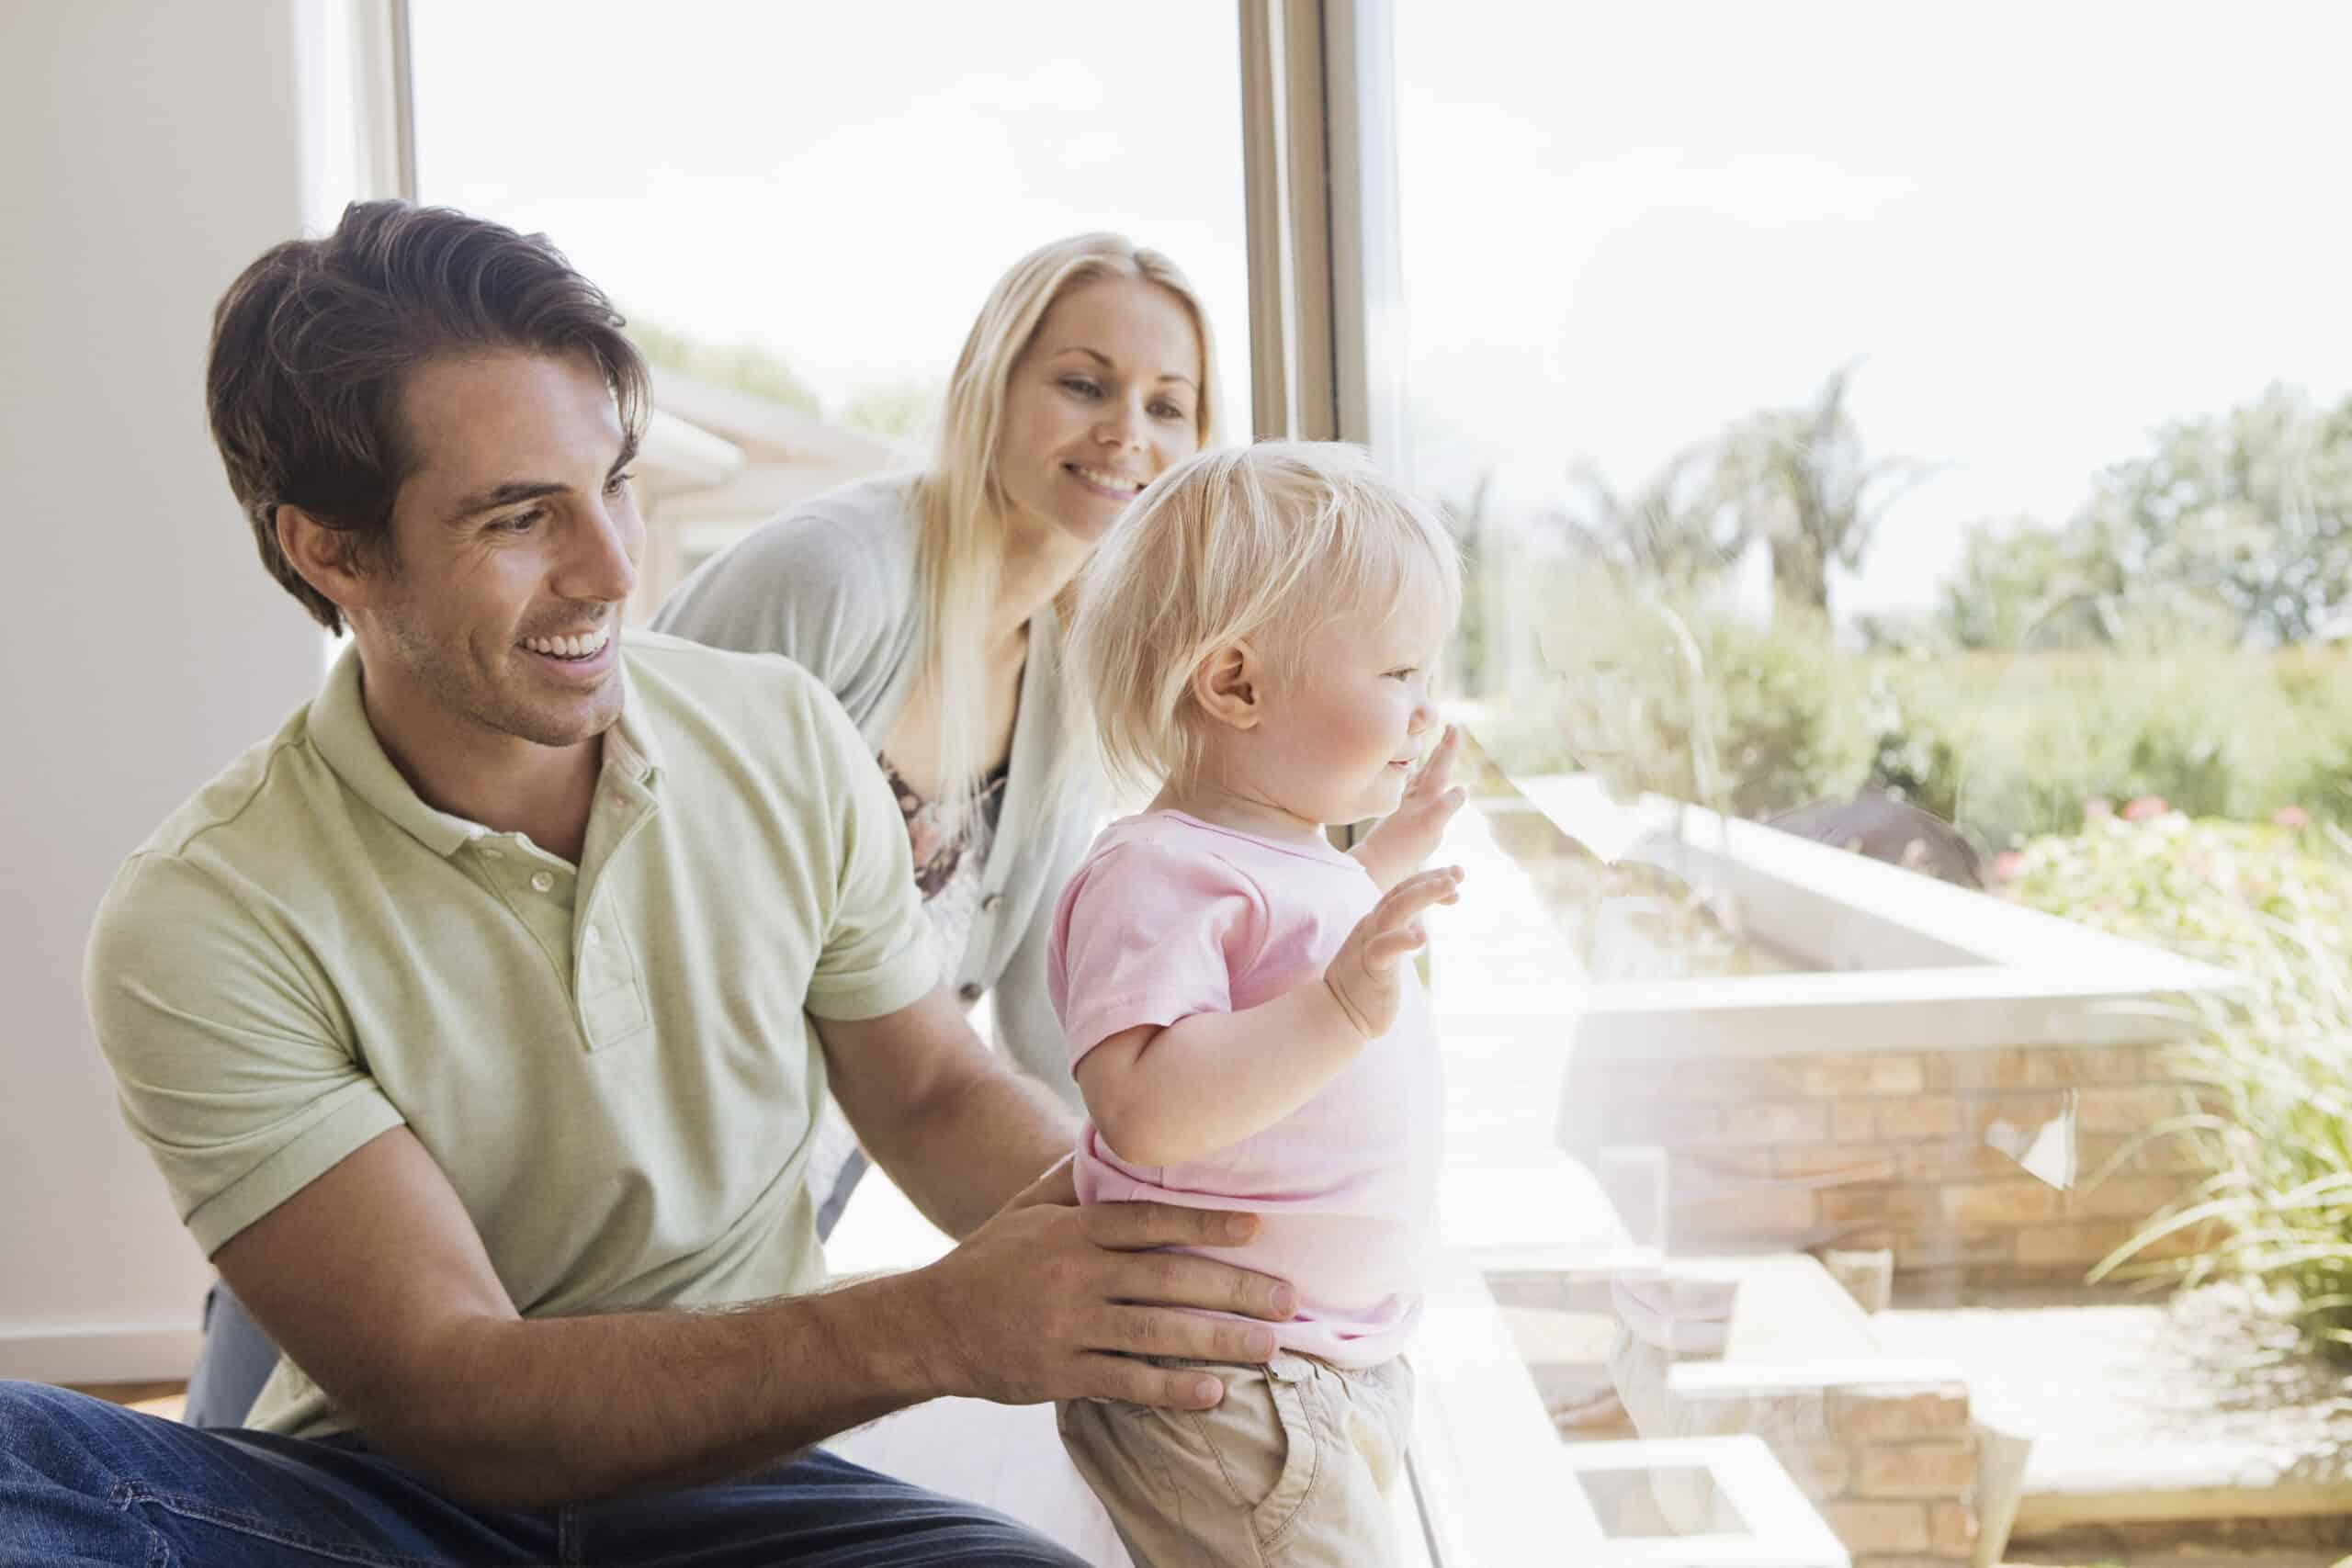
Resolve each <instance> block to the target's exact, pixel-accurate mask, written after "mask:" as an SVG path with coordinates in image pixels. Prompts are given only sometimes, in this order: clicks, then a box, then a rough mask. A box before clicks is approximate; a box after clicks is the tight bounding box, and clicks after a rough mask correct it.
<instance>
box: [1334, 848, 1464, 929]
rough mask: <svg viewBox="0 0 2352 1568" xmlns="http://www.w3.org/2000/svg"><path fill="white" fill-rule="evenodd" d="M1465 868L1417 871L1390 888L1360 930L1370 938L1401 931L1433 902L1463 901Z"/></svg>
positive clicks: (1446, 867) (1443, 867) (1359, 927)
mask: <svg viewBox="0 0 2352 1568" xmlns="http://www.w3.org/2000/svg"><path fill="white" fill-rule="evenodd" d="M1461 886H1462V868H1461V867H1459V866H1450V865H1449V866H1441V867H1440V868H1438V869H1437V870H1435V871H1423V872H1417V873H1415V874H1413V875H1411V876H1408V877H1407V878H1406V879H1405V880H1404V881H1402V882H1400V883H1398V884H1397V886H1394V887H1392V888H1390V889H1389V890H1388V893H1387V895H1386V896H1385V897H1383V898H1382V899H1381V900H1380V902H1379V903H1377V904H1375V905H1374V906H1373V909H1372V913H1370V914H1368V915H1366V916H1365V917H1364V918H1363V921H1362V923H1361V924H1360V925H1359V926H1358V928H1357V929H1358V930H1359V931H1362V933H1363V936H1364V938H1365V940H1366V941H1370V940H1372V939H1374V938H1376V937H1378V936H1381V935H1382V934H1384V933H1385V932H1388V931H1398V930H1401V929H1402V928H1403V927H1404V926H1406V925H1407V924H1408V923H1409V922H1410V921H1412V920H1415V919H1419V916H1420V914H1421V912H1422V911H1423V910H1425V909H1427V908H1429V907H1430V905H1432V904H1452V903H1454V902H1456V901H1457V900H1459V898H1460V897H1461V894H1460V892H1459V889H1460V887H1461Z"/></svg>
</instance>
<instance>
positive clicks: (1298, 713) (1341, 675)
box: [1250, 582, 1453, 824]
mask: <svg viewBox="0 0 2352 1568" xmlns="http://www.w3.org/2000/svg"><path fill="white" fill-rule="evenodd" d="M1452 633H1453V615H1452V613H1451V606H1450V605H1448V604H1446V602H1445V600H1444V597H1443V595H1442V594H1441V593H1440V592H1438V590H1437V588H1436V587H1435V585H1433V584H1429V583H1418V582H1417V583H1416V584H1414V585H1413V587H1412V588H1411V589H1410V590H1409V591H1408V592H1407V593H1406V594H1405V596H1404V598H1403V599H1402V600H1401V601H1400V602H1399V603H1398V604H1397V608H1396V610H1395V611H1394V612H1393V613H1391V614H1389V615H1387V616H1385V618H1383V617H1381V616H1379V615H1377V614H1376V613H1359V614H1356V615H1342V616H1340V617H1338V618H1336V619H1333V620H1330V621H1327V622H1325V623H1324V624H1323V625H1321V626H1317V627H1316V628H1315V629H1314V630H1313V631H1312V632H1310V633H1309V634H1308V635H1307V637H1306V645H1305V647H1304V648H1303V649H1301V651H1300V655H1299V659H1298V662H1297V665H1296V667H1295V673H1293V674H1292V675H1290V676H1289V677H1288V678H1287V679H1277V680H1275V681H1273V682H1272V683H1271V684H1272V689H1271V690H1270V691H1269V692H1268V693H1267V694H1266V698H1265V717H1264V719H1263V721H1262V722H1261V724H1260V725H1259V726H1258V728H1257V729H1256V730H1255V731H1254V732H1253V733H1254V739H1255V740H1256V745H1255V746H1254V747H1253V748H1252V750H1253V751H1254V752H1255V755H1254V756H1253V757H1252V759H1251V761H1252V762H1253V763H1254V764H1255V765H1254V766H1253V767H1252V768H1251V770H1250V771H1251V773H1253V774H1254V775H1255V778H1254V781H1253V782H1254V783H1255V784H1257V786H1258V788H1259V789H1260V790H1261V791H1263V792H1264V794H1265V795H1267V796H1268V797H1269V798H1270V799H1271V801H1272V804H1274V805H1276V806H1278V807H1281V808H1282V809H1283V810H1284V811H1286V812H1288V813H1290V814H1291V815H1292V816H1294V817H1297V818H1302V819H1303V820H1305V821H1307V822H1312V823H1316V824H1330V823H1339V822H1360V821H1362V820H1363V819H1364V818H1368V817H1385V816H1387V815H1388V814H1389V813H1390V812H1392V811H1394V810H1396V809H1397V802H1398V801H1399V800H1400V799H1402V798H1403V796H1404V794H1405V785H1406V784H1407V782H1408V780H1409V779H1410V778H1411V776H1412V772H1413V768H1414V766H1415V765H1416V764H1417V763H1419V761H1420V760H1421V758H1422V756H1423V755H1424V754H1425V753H1426V752H1427V751H1428V749H1429V746H1430V740H1431V739H1432V738H1433V737H1434V736H1435V734H1436V732H1437V728H1438V723H1437V707H1436V704H1435V702H1434V700H1433V699H1432V698H1431V696H1430V667H1431V666H1432V665H1434V664H1435V663H1436V662H1437V659H1438V655H1439V654H1440V653H1441V652H1442V651H1443V649H1444V648H1445V643H1446V639H1447V637H1449V636H1450V635H1452Z"/></svg>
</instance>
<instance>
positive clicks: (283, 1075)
mask: <svg viewBox="0 0 2352 1568" xmlns="http://www.w3.org/2000/svg"><path fill="white" fill-rule="evenodd" d="M84 987H85V992H86V995H87V997H88V1000H89V1007H90V1020H91V1024H92V1026H93V1028H94V1029H95V1031H96V1034H97V1039H98V1044H99V1047H100V1049H101V1050H103V1051H104V1052H105V1054H106V1057H107V1063H108V1065H109V1066H112V1068H113V1069H114V1077H115V1089H116V1098H117V1100H118V1101H119V1104H120V1106H121V1109H122V1115H123V1119H124V1121H126V1122H129V1123H130V1130H131V1131H132V1132H133V1133H134V1134H137V1135H138V1137H139V1139H140V1141H141V1143H143V1144H145V1145H147V1152H148V1154H149V1155H150V1156H153V1159H154V1161H155V1165H156V1168H158V1169H159V1170H161V1171H162V1172H163V1176H164V1183H165V1185H166V1186H168V1187H169V1188H170V1190H171V1193H172V1198H173V1201H174V1202H175V1205H176V1207H177V1209H178V1211H179V1214H180V1218H181V1219H182V1220H183V1221H184V1222H185V1223H186V1224H187V1227H188V1229H189V1231H190V1232H191V1233H193V1234H194V1235H195V1236H196V1239H197V1242H198V1245H199V1246H201V1247H203V1249H204V1251H205V1254H206V1256H208V1257H209V1256H210V1255H211V1254H212V1253H214V1252H215V1251H218V1250H219V1249H220V1247H222V1246H223V1245H224V1244H225V1243H227V1242H228V1241H229V1240H230V1238H231V1237H232V1236H234V1235H236V1234H237V1233H238V1232H240V1231H242V1230H243V1229H244V1228H245V1227H246V1226H247V1225H249V1224H253V1223H254V1221H255V1220H258V1219H260V1218H261V1217H262V1216H263V1215H265V1214H267V1213H269V1212H270V1211H271V1210H273V1209H275V1208H277V1205H278V1204H280V1203H282V1202H284V1201H286V1200H287V1199H288V1198H290V1197H292V1196H293V1195H294V1194H295V1193H297V1192H299V1191H300V1190H302V1189H303V1188H304V1187H306V1186H308V1185H309V1184H310V1183H311V1181H313V1180H315V1179H318V1178H319V1177H320V1176H322V1175H323V1174H325V1173H326V1172H327V1171H328V1170H329V1169H331V1168H333V1167H334V1165H335V1164H337V1163H338V1162H339V1161H341V1160H342V1159H344V1158H345V1156H348V1155H350V1154H351V1153H353V1152H354V1151H355V1150H356V1149H357V1148H359V1147H360V1145H363V1144H366V1143H367V1142H368V1140H369V1139H371V1138H374V1137H376V1136H378V1135H379V1134H382V1133H384V1132H386V1131H388V1130H390V1129H391V1128H393V1127H397V1126H400V1125H401V1123H402V1122H403V1118H402V1117H401V1113H400V1112H399V1111H397V1110H395V1109H394V1108H393V1106H392V1104H391V1102H390V1100H388V1099H387V1098H386V1097H385V1095H384V1093H383V1090H382V1089H380V1088H379V1087H378V1085H377V1083H376V1080H375V1079H374V1078H373V1077H370V1076H369V1075H368V1071H367V1069H366V1067H365V1066H363V1065H362V1063H361V1062H360V1060H359V1059H358V1057H357V1055H356V1052H355V1051H354V1050H353V1049H352V1048H351V1047H350V1046H349V1045H347V1044H346V1043H345V1042H344V1040H343V1038H342V1035H343V1032H342V1031H340V1030H338V1029H337V1027H336V1025H335V1022H334V1016H333V1014H332V1012H331V1007H332V1004H331V1003H330V1002H329V1001H327V1000H326V999H325V998H323V996H322V987H321V986H320V984H319V983H318V982H317V980H316V978H315V977H313V976H306V975H305V974H304V972H303V970H302V967H301V965H300V964H298V963H297V962H296V961H295V960H294V959H293V958H292V957H290V956H289V955H288V953H286V952H285V951H284V950H282V949H281V947H280V946H279V944H278V943H277V942H276V941H275V940H274V939H273V938H272V936H271V934H270V933H269V932H268V931H266V930H265V929H264V928H263V926H262V924H261V923H260V922H259V921H258V920H257V919H254V917H253V915H251V914H250V913H249V912H248V911H246V910H245V909H243V908H241V907H240V906H239V904H238V903H237V900H236V899H235V897H233V896H232V894H231V893H230V892H229V891H228V890H227V889H225V888H224V887H222V886H220V885H219V884H218V883H217V882H215V881H213V880H212V879H211V878H210V877H209V875H207V874H206V873H204V872H203V871H201V870H200V869H198V868H197V867H195V866H191V865H189V864H188V863H187V862H185V861H183V860H180V859H178V858H176V857H174V856H171V855H166V854H153V853H151V854H142V855H139V856H136V857H134V858H133V859H132V860H131V861H130V863H128V864H127V865H125V866H124V867H123V869H122V871H121V873H120V874H119V875H117V877H116V878H115V882H114V886H112V887H111V888H110V889H109V890H108V891H107V897H106V898H105V900H104V901H103V902H102V903H101V904H100V905H99V908H98V917H97V921H96V926H95V928H94V930H93V931H92V933H91V938H90V946H89V953H88V957H87V962H86V967H85V974H84Z"/></svg>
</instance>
